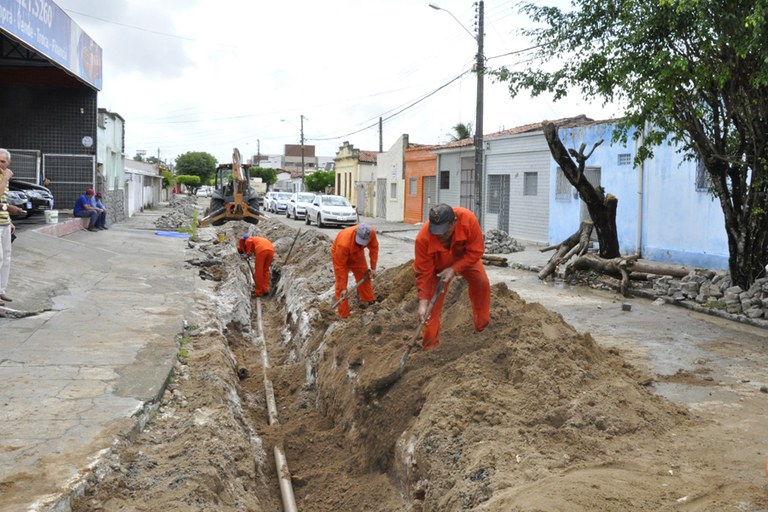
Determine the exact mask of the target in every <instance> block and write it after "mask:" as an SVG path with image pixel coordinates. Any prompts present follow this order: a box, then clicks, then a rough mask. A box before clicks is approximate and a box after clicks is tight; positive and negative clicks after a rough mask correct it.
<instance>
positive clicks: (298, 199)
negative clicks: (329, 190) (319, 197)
mask: <svg viewBox="0 0 768 512" xmlns="http://www.w3.org/2000/svg"><path fill="white" fill-rule="evenodd" d="M314 198H315V194H313V193H312V192H296V193H295V194H293V195H292V196H291V199H290V200H289V201H288V207H287V208H286V209H285V216H286V217H288V218H289V219H290V218H291V217H293V218H294V219H295V220H299V219H305V218H306V217H307V206H308V205H309V204H310V203H311V202H312V200H313V199H314Z"/></svg>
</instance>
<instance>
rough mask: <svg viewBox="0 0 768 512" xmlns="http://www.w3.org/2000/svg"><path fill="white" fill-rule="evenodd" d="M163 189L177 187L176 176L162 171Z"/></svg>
mask: <svg viewBox="0 0 768 512" xmlns="http://www.w3.org/2000/svg"><path fill="white" fill-rule="evenodd" d="M162 175H163V188H173V187H175V186H176V176H175V175H174V174H173V173H172V172H171V171H162Z"/></svg>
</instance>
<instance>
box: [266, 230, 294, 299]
mask: <svg viewBox="0 0 768 512" xmlns="http://www.w3.org/2000/svg"><path fill="white" fill-rule="evenodd" d="M300 234H301V228H299V230H298V231H296V236H294V237H293V242H292V243H291V248H290V249H288V255H287V256H286V257H285V261H284V262H283V264H282V265H280V266H279V267H277V268H273V269H272V270H271V272H270V275H269V280H270V281H269V282H270V285H271V286H270V287H271V288H275V287H277V282H278V281H279V280H280V273H281V272H282V270H283V267H284V266H286V265H287V264H288V260H290V259H291V253H292V252H293V246H294V245H296V240H298V239H299V235H300Z"/></svg>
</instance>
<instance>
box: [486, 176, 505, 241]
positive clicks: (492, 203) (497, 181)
mask: <svg viewBox="0 0 768 512" xmlns="http://www.w3.org/2000/svg"><path fill="white" fill-rule="evenodd" d="M509 194H510V192H509V174H491V175H489V176H488V196H487V197H488V206H487V208H488V213H491V214H496V215H497V217H496V229H498V230H500V231H503V232H505V233H509Z"/></svg>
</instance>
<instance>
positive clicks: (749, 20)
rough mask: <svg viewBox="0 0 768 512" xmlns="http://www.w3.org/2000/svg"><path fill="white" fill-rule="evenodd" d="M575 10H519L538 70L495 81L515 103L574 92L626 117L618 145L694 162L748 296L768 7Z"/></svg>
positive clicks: (760, 180)
mask: <svg viewBox="0 0 768 512" xmlns="http://www.w3.org/2000/svg"><path fill="white" fill-rule="evenodd" d="M572 7H573V10H571V11H564V10H561V9H559V8H555V7H544V6H541V5H533V4H526V5H525V6H524V7H523V8H522V9H523V11H524V12H525V13H527V14H528V15H529V17H530V18H531V19H532V20H534V21H535V22H537V25H536V26H537V28H535V29H532V30H528V31H526V34H527V35H529V36H532V37H533V39H534V41H535V45H536V50H535V53H536V57H537V59H535V60H534V62H536V61H538V63H539V64H540V66H537V65H534V66H533V67H530V68H527V69H517V68H515V69H514V70H513V69H504V68H502V69H499V70H495V71H494V73H495V74H496V76H497V77H498V78H500V79H502V80H506V81H508V82H509V89H510V92H511V93H512V95H513V96H514V95H516V94H518V93H519V92H521V91H523V90H528V91H530V92H531V94H533V95H534V96H535V95H539V94H541V93H545V92H549V93H553V96H554V98H555V99H561V98H564V97H565V96H567V94H568V92H570V91H571V90H573V89H574V88H575V89H577V90H579V91H580V93H581V95H582V96H584V97H586V98H589V99H600V100H603V101H605V102H615V103H617V104H619V105H621V106H622V107H624V108H625V109H626V112H625V117H624V118H623V119H622V120H621V121H620V126H619V127H620V130H619V131H617V138H619V139H623V140H625V141H626V138H627V133H628V131H629V129H630V128H631V127H633V126H634V127H638V128H639V129H638V130H637V133H643V132H645V137H644V138H643V145H642V147H641V150H640V152H639V154H638V158H639V159H642V158H646V157H648V156H650V155H651V154H652V153H651V151H652V148H653V146H654V145H658V144H661V143H663V142H666V141H671V142H672V143H675V144H679V146H680V147H681V148H682V151H684V152H685V154H686V155H687V156H688V157H690V158H698V159H700V161H701V162H702V163H703V165H704V167H705V168H706V170H707V172H708V174H709V176H710V177H711V182H712V187H711V190H712V193H713V194H714V195H715V196H716V197H717V199H718V201H719V202H720V206H721V208H722V210H723V213H724V220H725V229H726V233H727V237H728V248H729V255H730V258H729V269H730V272H731V278H732V281H733V282H734V283H735V284H738V285H740V286H741V287H742V288H746V287H748V286H749V285H750V284H751V283H753V282H754V280H755V279H757V278H758V277H760V276H761V275H764V274H765V266H766V263H768V204H766V202H767V197H768V172H767V171H766V157H767V156H768V21H767V19H768V0H743V1H733V0H621V1H617V0H573V1H572ZM643 128H645V130H644V129H643ZM672 208H674V205H670V209H672Z"/></svg>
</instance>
